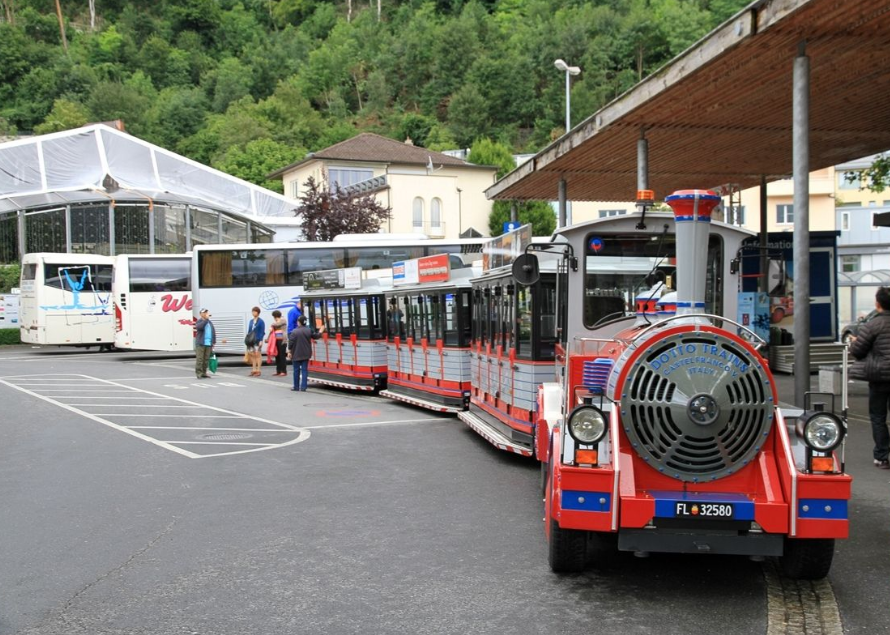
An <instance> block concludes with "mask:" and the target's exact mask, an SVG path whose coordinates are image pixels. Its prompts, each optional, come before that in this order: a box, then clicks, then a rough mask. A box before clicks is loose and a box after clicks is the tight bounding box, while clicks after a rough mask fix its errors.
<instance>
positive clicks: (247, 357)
mask: <svg viewBox="0 0 890 635" xmlns="http://www.w3.org/2000/svg"><path fill="white" fill-rule="evenodd" d="M244 363H245V364H247V365H248V366H251V365H252V360H251V359H250V353H244Z"/></svg>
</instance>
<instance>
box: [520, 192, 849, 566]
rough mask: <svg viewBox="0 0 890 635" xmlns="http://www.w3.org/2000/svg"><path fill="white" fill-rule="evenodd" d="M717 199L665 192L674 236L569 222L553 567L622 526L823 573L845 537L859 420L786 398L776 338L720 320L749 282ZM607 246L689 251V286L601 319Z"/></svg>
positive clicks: (550, 516) (549, 416) (646, 542)
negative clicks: (775, 371)
mask: <svg viewBox="0 0 890 635" xmlns="http://www.w3.org/2000/svg"><path fill="white" fill-rule="evenodd" d="M719 200H720V199H719V197H717V196H716V195H714V194H712V193H709V192H704V191H698V190H693V191H685V192H679V193H677V194H675V195H672V196H670V197H668V199H667V202H668V203H669V204H670V205H671V206H672V208H673V209H674V217H673V218H672V219H670V222H669V223H667V225H668V227H667V228H666V229H665V230H664V232H663V233H662V232H660V231H659V230H660V229H661V227H660V226H658V225H656V222H655V219H653V218H652V217H650V218H649V223H650V224H652V225H656V227H655V228H654V231H653V232H652V233H651V235H650V236H648V237H646V236H640V232H629V233H628V234H627V235H624V236H622V235H621V234H620V233H619V234H608V233H604V232H602V231H601V226H599V225H597V224H595V223H594V224H586V225H580V226H576V227H570V228H567V229H564V230H561V231H560V232H559V235H560V238H561V239H562V240H564V241H565V242H566V243H567V244H568V247H567V248H566V250H565V251H566V258H565V261H566V262H567V263H568V267H567V268H566V282H567V284H566V285H565V286H564V287H561V288H560V291H561V292H562V295H561V297H560V300H559V306H560V307H565V314H566V325H567V328H566V330H565V331H563V332H562V333H560V337H559V342H558V344H557V352H556V359H557V364H556V373H555V375H554V378H553V380H552V381H550V382H547V383H544V384H543V385H542V386H541V390H540V393H539V410H538V412H537V413H536V414H537V425H536V428H535V433H536V434H535V445H536V453H537V456H538V458H539V459H540V460H541V461H542V462H543V465H544V475H545V479H544V498H545V518H544V521H545V534H546V536H547V540H548V546H549V561H550V566H551V568H552V569H553V570H554V571H560V572H561V571H578V570H581V569H582V568H584V567H585V565H586V564H587V562H588V559H590V558H591V557H595V554H593V553H589V552H588V545H589V544H590V543H589V541H588V538H589V537H590V536H591V535H592V534H603V535H605V534H612V535H616V536H617V545H618V548H619V549H621V550H626V551H634V552H636V553H637V554H640V555H645V554H648V553H650V552H677V553H719V554H735V555H747V556H754V557H763V556H777V557H779V558H780V563H781V566H782V568H783V570H784V572H785V573H786V575H789V576H791V577H796V578H820V577H823V576H825V575H826V574H827V573H828V570H829V568H830V566H831V561H832V556H833V553H834V540H835V539H837V538H845V537H846V536H847V533H848V519H847V501H848V499H849V497H850V483H851V478H850V477H849V476H848V475H847V474H845V473H844V458H843V441H844V434H845V430H846V423H845V421H844V420H843V418H842V417H840V416H838V415H837V414H835V413H833V412H829V411H828V410H826V409H825V408H824V407H822V406H821V404H818V403H816V402H815V400H816V399H817V397H816V396H814V395H808V397H807V403H806V404H805V406H806V408H805V409H801V408H781V407H779V406H778V395H777V392H776V385H775V382H774V380H773V377H772V375H771V373H770V371H769V368H768V367H767V363H766V360H765V359H763V357H762V355H761V352H760V345H762V344H763V342H762V341H760V340H759V338H757V336H756V335H754V334H753V333H752V332H751V331H749V330H748V329H747V328H745V327H743V326H741V325H739V324H737V323H735V322H733V321H732V320H728V319H726V318H724V317H722V315H724V314H730V315H733V314H734V313H733V310H734V308H735V307H734V306H733V304H734V293H733V292H734V291H735V289H732V290H730V287H737V286H738V285H737V284H735V283H734V281H735V280H736V273H735V271H736V270H737V267H734V266H733V263H732V256H733V255H734V254H735V253H736V251H735V245H734V244H733V243H732V242H731V239H732V232H731V231H729V230H728V229H727V228H726V227H725V226H721V224H719V223H711V222H710V220H711V219H710V211H711V210H712V209H713V207H714V206H715V205H717V204H718V203H719ZM659 223H660V221H659ZM674 226H675V227H676V229H675V235H676V241H677V242H676V245H675V249H674V250H673V251H674V253H673V255H671V254H670V251H671V250H665V249H664V243H665V242H666V236H667V232H668V229H669V228H672V227H674ZM610 249H611V250H613V251H612V252H610ZM610 253H613V255H612V256H611V257H616V258H617V257H627V256H629V257H633V254H634V253H638V254H646V253H654V254H657V256H656V258H655V262H654V263H653V267H652V274H650V276H647V277H651V276H652V275H655V274H657V272H658V268H659V266H660V263H661V262H663V258H664V256H663V255H662V254H664V255H666V256H667V257H668V259H667V262H668V264H671V263H670V258H671V257H676V270H675V271H671V272H670V273H668V274H667V275H665V276H663V277H662V278H661V279H660V280H658V283H666V284H664V286H676V292H675V293H672V294H671V295H670V296H667V295H665V296H662V297H661V299H662V300H668V301H666V302H662V303H661V306H662V309H663V310H662V311H661V314H660V315H659V314H657V313H656V312H655V311H654V310H653V309H654V306H653V305H654V302H652V300H653V296H652V294H647V295H645V296H644V300H643V301H642V302H641V303H640V307H641V309H642V310H641V312H640V313H641V314H640V315H639V316H638V317H636V318H633V317H630V318H623V319H618V320H612V321H606V322H605V323H598V322H596V321H592V320H591V318H590V315H591V310H590V308H589V307H588V306H587V305H588V304H589V303H590V302H592V301H593V299H594V298H598V297H600V296H599V295H598V294H599V293H600V292H602V291H604V290H606V289H608V288H609V285H610V284H612V282H614V279H613V276H611V274H608V275H604V274H603V273H602V270H603V267H602V261H601V260H600V259H601V258H602V256H603V255H609V254H610ZM619 254H623V255H619ZM515 271H516V272H517V280H518V281H519V282H526V283H529V282H534V281H535V280H537V279H539V278H543V275H539V274H538V265H537V262H536V259H535V258H534V257H525V258H522V259H520V262H518V263H517V264H516V266H515ZM673 309H675V310H676V314H675V315H670V313H671V312H672V310H673Z"/></svg>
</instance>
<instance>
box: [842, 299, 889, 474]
mask: <svg viewBox="0 0 890 635" xmlns="http://www.w3.org/2000/svg"><path fill="white" fill-rule="evenodd" d="M875 310H876V311H877V313H876V314H875V316H874V317H873V318H872V319H870V320H869V321H868V322H866V323H865V324H863V325H862V326H860V327H859V333H858V335H856V336H855V337H853V338H852V340H851V344H850V354H851V355H852V356H853V357H855V358H856V359H857V360H859V361H857V362H855V363H854V364H853V367H852V368H851V369H850V374H851V376H854V377H856V378H861V379H865V380H867V381H868V418H869V419H870V420H871V433H872V437H873V438H874V442H875V447H874V464H875V467H877V468H880V469H882V470H890V431H888V429H887V410H888V408H890V289H887V288H886V287H880V288H879V289H878V291H877V293H875Z"/></svg>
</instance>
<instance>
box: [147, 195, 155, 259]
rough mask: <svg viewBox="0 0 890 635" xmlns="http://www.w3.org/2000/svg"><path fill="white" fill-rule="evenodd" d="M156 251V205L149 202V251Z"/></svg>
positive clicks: (151, 252)
mask: <svg viewBox="0 0 890 635" xmlns="http://www.w3.org/2000/svg"><path fill="white" fill-rule="evenodd" d="M154 252H155V206H154V203H149V204H148V253H150V254H153V253H154Z"/></svg>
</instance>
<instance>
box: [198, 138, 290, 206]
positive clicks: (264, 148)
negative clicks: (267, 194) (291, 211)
mask: <svg viewBox="0 0 890 635" xmlns="http://www.w3.org/2000/svg"><path fill="white" fill-rule="evenodd" d="M305 154H306V149H305V148H294V147H292V146H287V145H284V144H283V143H278V142H276V141H272V140H271V139H257V140H255V141H251V142H250V143H248V144H247V145H246V146H244V147H243V148H240V147H237V146H236V147H233V148H230V149H229V151H228V152H227V153H226V155H225V157H224V158H223V159H222V161H220V162H218V163H217V164H215V165H214V166H213V167H215V168H216V169H218V170H222V171H223V172H227V173H228V174H231V175H232V176H237V177H238V178H241V179H244V180H245V181H250V182H251V183H256V184H257V185H260V186H262V187H265V188H266V189H269V190H272V191H274V192H278V193H279V194H280V193H282V192H283V189H282V188H283V183H282V181H281V179H280V178H277V179H268V178H266V175H267V174H269V173H270V172H274V171H275V170H277V169H278V168H280V167H283V166H285V165H289V164H291V163H293V162H294V161H296V160H297V159H299V158H300V157H303V156H304V155H305Z"/></svg>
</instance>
